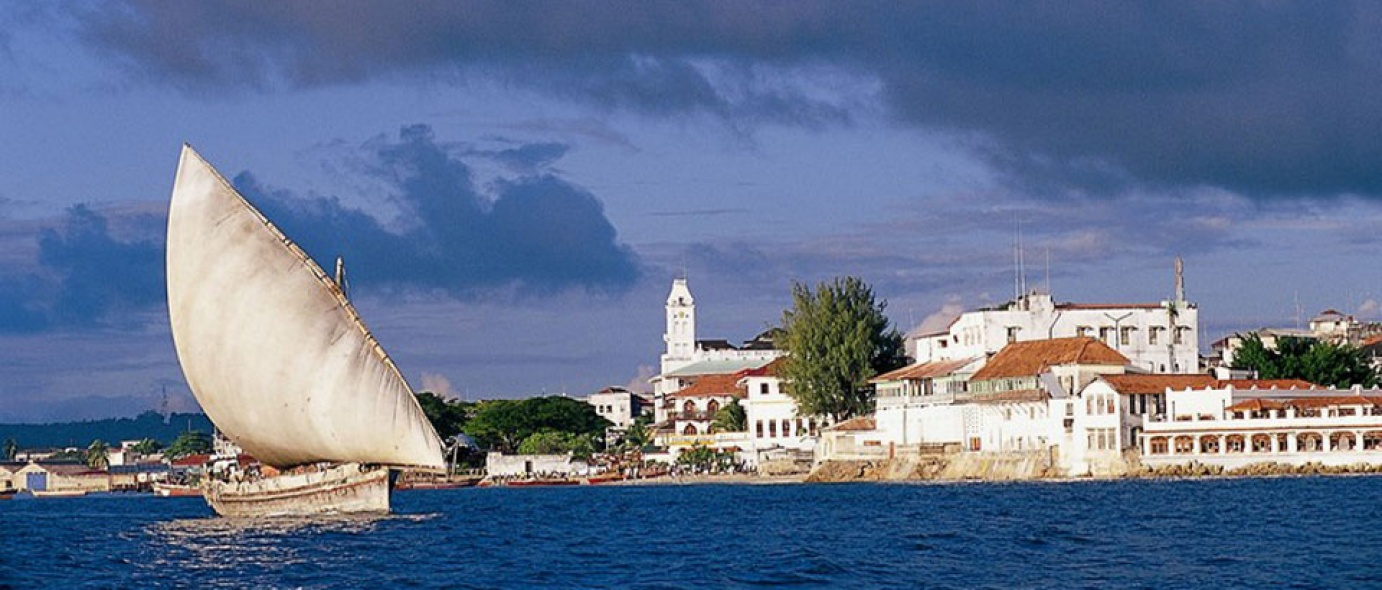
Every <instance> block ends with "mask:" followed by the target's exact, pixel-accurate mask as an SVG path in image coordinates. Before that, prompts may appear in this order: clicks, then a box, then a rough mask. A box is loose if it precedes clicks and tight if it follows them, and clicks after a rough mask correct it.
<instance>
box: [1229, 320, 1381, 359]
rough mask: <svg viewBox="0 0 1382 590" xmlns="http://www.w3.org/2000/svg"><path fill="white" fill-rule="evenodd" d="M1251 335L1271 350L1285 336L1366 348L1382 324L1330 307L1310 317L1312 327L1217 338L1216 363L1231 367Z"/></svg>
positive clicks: (1251, 332)
mask: <svg viewBox="0 0 1382 590" xmlns="http://www.w3.org/2000/svg"><path fill="white" fill-rule="evenodd" d="M1249 335H1252V336H1257V337H1258V339H1260V340H1261V341H1262V346H1263V347H1265V348H1266V349H1267V350H1276V349H1277V346H1278V345H1279V343H1280V342H1281V340H1282V339H1285V338H1297V339H1304V340H1309V341H1311V342H1315V341H1319V342H1329V343H1333V344H1351V345H1354V346H1360V347H1365V348H1366V347H1368V346H1369V345H1375V344H1377V343H1378V341H1379V340H1378V338H1379V337H1382V323H1377V322H1360V321H1358V320H1356V319H1354V317H1353V316H1351V315H1344V314H1342V313H1339V312H1337V311H1335V310H1332V309H1326V310H1324V311H1322V312H1320V313H1319V315H1317V316H1315V317H1313V318H1310V323H1309V327H1308V329H1299V328H1259V329H1256V330H1252V331H1249V332H1244V333H1241V334H1239V333H1234V334H1229V335H1227V336H1224V337H1223V338H1220V339H1218V340H1215V341H1214V343H1213V344H1212V345H1211V346H1210V348H1211V352H1212V354H1213V355H1214V356H1215V357H1217V359H1216V362H1217V363H1218V364H1219V365H1220V366H1223V367H1231V366H1232V365H1233V362H1234V360H1235V359H1236V357H1237V354H1238V350H1239V349H1240V348H1242V347H1243V341H1244V339H1245V337H1246V336H1249ZM1380 366H1382V365H1380Z"/></svg>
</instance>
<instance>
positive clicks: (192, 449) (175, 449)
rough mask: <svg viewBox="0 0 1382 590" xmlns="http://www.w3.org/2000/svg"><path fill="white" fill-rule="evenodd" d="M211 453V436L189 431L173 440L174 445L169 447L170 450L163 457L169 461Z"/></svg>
mask: <svg viewBox="0 0 1382 590" xmlns="http://www.w3.org/2000/svg"><path fill="white" fill-rule="evenodd" d="M210 452H211V436H210V435H208V434H206V433H204V432H199V431H196V430H188V431H186V432H183V433H182V434H179V435H178V437H177V438H176V439H174V440H173V444H171V445H168V450H166V451H164V453H163V455H164V456H165V457H168V458H169V459H181V458H183V457H186V456H188V455H197V454H201V453H210Z"/></svg>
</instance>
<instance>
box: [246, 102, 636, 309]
mask: <svg viewBox="0 0 1382 590" xmlns="http://www.w3.org/2000/svg"><path fill="white" fill-rule="evenodd" d="M366 147H367V149H368V150H369V151H370V153H368V154H367V155H366V161H367V162H368V163H367V164H366V172H367V173H368V174H371V175H373V176H375V177H377V178H379V179H380V180H382V181H384V182H385V183H387V184H389V185H390V186H391V187H392V189H393V190H394V192H395V193H396V194H395V204H396V205H397V206H398V207H399V208H401V209H402V210H403V212H404V215H403V219H404V220H405V222H406V225H407V227H406V228H405V229H402V230H392V229H388V228H385V227H384V225H383V224H381V223H380V222H379V220H377V219H376V218H375V217H373V216H372V215H369V214H367V213H365V212H363V211H360V210H359V209H355V208H351V207H348V206H345V205H343V204H342V203H340V202H339V201H338V200H336V199H330V198H322V197H310V198H308V197H302V198H300V197H296V196H294V195H293V194H291V193H289V192H286V191H274V190H272V189H269V188H267V187H265V186H264V185H262V184H261V183H260V182H259V181H258V180H257V179H256V178H255V177H254V176H252V175H250V174H247V173H246V174H241V175H239V176H237V177H236V178H235V181H234V182H235V185H236V188H238V189H239V190H240V191H241V192H242V193H243V194H244V195H245V196H246V198H248V199H249V200H250V201H251V202H253V203H255V205H256V206H258V207H259V208H261V209H262V210H263V211H264V213H265V215H267V216H268V217H269V218H270V219H273V220H275V222H276V223H277V224H278V225H279V226H281V227H282V228H283V229H284V232H285V233H286V234H287V235H288V236H290V237H291V238H293V240H294V241H297V242H298V243H299V244H301V245H302V246H303V249H304V250H306V251H307V252H308V253H310V254H312V255H313V256H314V257H315V258H316V259H317V260H318V262H319V263H321V265H322V267H323V268H327V269H330V268H332V267H333V266H334V262H333V260H334V257H335V256H338V255H339V256H343V257H344V258H345V259H346V261H347V265H348V269H349V271H350V276H351V278H352V279H353V284H354V285H355V286H356V287H361V286H367V287H376V288H377V287H388V288H395V289H403V290H415V289H421V290H432V289H437V290H442V291H445V292H447V293H449V294H451V295H452V296H456V297H461V298H468V297H472V296H475V295H477V294H479V293H483V292H487V291H491V290H494V289H507V288H510V287H513V288H516V289H517V291H518V292H519V293H522V294H530V295H535V294H543V293H550V292H552V291H559V290H564V289H570V288H583V289H588V290H592V291H600V292H621V291H624V290H626V289H627V288H629V287H630V286H631V285H632V284H633V283H634V282H635V281H636V280H637V279H638V276H639V269H638V260H637V258H636V256H635V255H634V253H633V251H632V250H631V249H630V248H628V247H627V246H625V245H623V244H621V243H619V241H618V236H617V235H616V232H615V229H614V226H613V225H611V224H610V222H609V220H608V219H607V218H606V217H605V215H604V209H603V206H602V205H601V204H600V202H599V201H598V200H597V199H596V198H595V196H594V195H592V194H590V193H589V192H587V191H585V190H583V189H581V188H579V187H576V186H574V185H572V184H570V183H567V182H566V181H564V180H561V179H559V178H557V177H555V176H551V175H549V174H534V175H526V176H520V177H517V178H514V179H503V180H499V181H497V182H494V183H493V189H492V194H490V193H486V194H482V193H481V192H480V191H479V189H478V188H477V187H476V183H475V180H474V178H473V173H472V170H471V168H470V167H469V166H468V165H466V164H465V163H464V162H462V161H461V160H460V159H457V158H456V157H454V156H453V155H451V154H450V153H448V151H447V149H446V148H445V147H444V146H441V145H439V144H438V143H437V142H436V141H435V140H434V138H433V137H432V132H431V129H430V128H428V127H427V126H425V125H417V126H412V127H406V128H404V129H403V130H402V131H401V132H400V133H399V137H398V139H397V140H396V141H395V140H392V139H384V138H380V139H378V140H375V141H372V142H370V143H369V144H368V145H367V146H366ZM561 153H564V147H562V148H561V149H554V147H553V146H552V145H549V144H538V145H537V146H536V147H532V148H529V147H527V146H524V147H519V148H515V149H514V150H509V151H508V152H504V153H501V154H500V159H501V160H502V159H505V158H507V159H509V160H510V161H513V162H521V163H523V164H524V166H523V167H527V168H531V167H533V166H536V165H539V164H542V163H545V162H550V161H551V160H553V159H555V158H556V157H559V156H560V154H561Z"/></svg>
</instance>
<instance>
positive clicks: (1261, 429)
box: [1141, 382, 1382, 469]
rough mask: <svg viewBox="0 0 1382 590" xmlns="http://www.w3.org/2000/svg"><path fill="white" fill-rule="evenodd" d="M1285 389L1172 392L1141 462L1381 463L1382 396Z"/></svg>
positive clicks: (1146, 439) (1153, 420) (1150, 424)
mask: <svg viewBox="0 0 1382 590" xmlns="http://www.w3.org/2000/svg"><path fill="white" fill-rule="evenodd" d="M1282 385H1283V384H1282V383H1275V384H1271V386H1267V385H1266V384H1265V383H1263V382H1255V383H1250V384H1249V386H1246V387H1245V386H1241V384H1235V383H1227V384H1224V383H1221V384H1218V385H1216V386H1214V387H1209V388H1203V389H1194V388H1187V389H1183V390H1168V391H1167V392H1166V403H1167V408H1166V413H1165V414H1164V415H1161V416H1149V417H1148V419H1147V422H1146V424H1144V428H1145V430H1144V431H1143V433H1142V435H1141V438H1142V450H1141V452H1142V455H1141V459H1142V463H1143V464H1144V465H1149V466H1159V465H1170V464H1187V463H1190V462H1196V463H1200V464H1204V465H1217V466H1220V467H1224V468H1228V469H1232V468H1237V467H1244V466H1246V465H1250V464H1254V463H1280V464H1286V465H1301V464H1304V463H1308V462H1314V463H1321V464H1324V465H1354V464H1359V463H1366V464H1371V465H1378V464H1382V391H1379V390H1377V389H1370V390H1369V389H1362V388H1360V387H1354V388H1352V389H1318V388H1313V387H1312V386H1310V385H1309V384H1308V383H1307V384H1301V383H1299V382H1297V383H1286V384H1284V385H1288V386H1285V387H1283V386H1282Z"/></svg>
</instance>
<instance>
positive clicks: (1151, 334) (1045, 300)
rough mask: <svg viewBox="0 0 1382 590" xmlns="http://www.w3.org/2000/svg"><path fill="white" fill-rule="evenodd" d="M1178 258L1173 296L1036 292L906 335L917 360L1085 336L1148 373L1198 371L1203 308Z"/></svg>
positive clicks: (975, 354) (959, 356)
mask: <svg viewBox="0 0 1382 590" xmlns="http://www.w3.org/2000/svg"><path fill="white" fill-rule="evenodd" d="M1180 269H1181V266H1180V259H1179V258H1177V259H1176V289H1175V293H1176V295H1175V298H1174V299H1172V300H1169V301H1162V302H1159V303H1131V304H1118V303H1094V304H1089V303H1056V302H1055V301H1054V300H1053V299H1052V298H1051V295H1050V294H1047V293H1039V292H1031V293H1027V294H1025V295H1022V296H1019V297H1017V298H1016V299H1014V300H1013V301H1010V302H1008V303H1005V304H1003V305H1000V306H998V307H994V308H988V309H980V310H975V311H970V312H966V313H964V314H961V315H960V317H958V318H956V319H955V321H954V322H952V323H951V324H950V326H949V327H947V328H946V329H945V330H941V331H937V332H932V333H926V334H918V335H913V336H910V337H909V341H908V349H909V350H911V351H913V355H912V356H913V358H915V359H916V360H917V362H919V363H925V362H931V361H943V360H955V359H965V358H976V357H984V356H989V355H992V354H994V353H996V352H998V351H999V350H1000V349H1002V348H1003V347H1004V346H1007V345H1008V344H1011V343H1013V342H1027V341H1031V340H1048V339H1052V338H1070V337H1076V336H1088V337H1092V338H1097V339H1099V340H1100V341H1101V342H1103V343H1104V344H1107V345H1108V346H1109V347H1110V348H1113V349H1114V350H1116V351H1118V352H1119V353H1120V354H1122V355H1123V356H1126V357H1127V358H1128V360H1129V361H1130V363H1131V366H1132V367H1134V368H1135V369H1137V370H1139V371H1143V372H1148V373H1198V372H1199V370H1200V367H1199V358H1200V357H1199V309H1198V307H1197V306H1196V305H1195V304H1194V303H1190V302H1188V301H1186V300H1185V289H1184V283H1183V281H1182V278H1181V272H1180Z"/></svg>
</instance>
